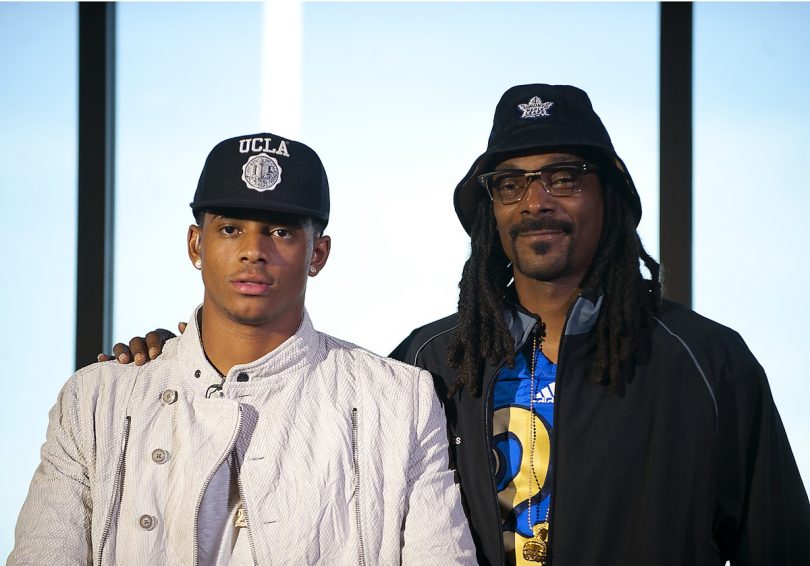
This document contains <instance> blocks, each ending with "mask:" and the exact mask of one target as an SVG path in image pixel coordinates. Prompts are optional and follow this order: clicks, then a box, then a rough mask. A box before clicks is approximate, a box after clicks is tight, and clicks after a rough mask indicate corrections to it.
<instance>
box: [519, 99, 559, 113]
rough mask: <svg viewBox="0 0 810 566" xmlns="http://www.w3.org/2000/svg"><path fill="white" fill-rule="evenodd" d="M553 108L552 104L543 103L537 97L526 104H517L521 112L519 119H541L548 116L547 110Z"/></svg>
mask: <svg viewBox="0 0 810 566" xmlns="http://www.w3.org/2000/svg"><path fill="white" fill-rule="evenodd" d="M552 106H554V103H553V102H543V101H542V100H541V99H540V97H539V96H534V97H532V99H531V100H530V101H529V102H527V103H526V104H518V108H519V109H520V110H521V111H522V112H523V115H522V116H521V118H541V117H543V116H548V115H549V114H548V110H549V108H551V107H552Z"/></svg>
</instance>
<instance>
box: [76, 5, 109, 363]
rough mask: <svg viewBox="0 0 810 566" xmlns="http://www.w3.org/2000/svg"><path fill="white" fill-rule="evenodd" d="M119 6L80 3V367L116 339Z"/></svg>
mask: <svg viewBox="0 0 810 566" xmlns="http://www.w3.org/2000/svg"><path fill="white" fill-rule="evenodd" d="M114 138H115V4H114V3H112V2H81V3H80V4H79V144H78V145H79V205H78V214H79V218H78V248H77V251H78V254H77V280H76V367H77V368H78V367H81V366H84V365H87V364H88V363H91V362H94V361H95V359H96V354H98V353H99V352H101V351H109V347H110V342H111V335H112V288H113V287H112V269H113V210H114V209H113V194H114V192H113V179H114V177H113V172H114V170H113V156H114V145H113V141H114Z"/></svg>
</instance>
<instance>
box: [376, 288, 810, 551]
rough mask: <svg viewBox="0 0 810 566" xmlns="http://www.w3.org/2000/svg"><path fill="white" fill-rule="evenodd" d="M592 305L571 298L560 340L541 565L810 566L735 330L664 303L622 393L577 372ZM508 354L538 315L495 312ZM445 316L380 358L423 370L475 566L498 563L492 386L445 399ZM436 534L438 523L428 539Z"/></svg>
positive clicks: (802, 503) (779, 437)
mask: <svg viewBox="0 0 810 566" xmlns="http://www.w3.org/2000/svg"><path fill="white" fill-rule="evenodd" d="M600 305H601V300H598V301H595V302H594V301H589V300H587V299H585V298H583V297H580V298H579V299H578V300H577V302H576V303H575V305H574V307H573V308H572V310H571V314H570V315H569V318H568V321H567V323H566V327H565V334H564V336H563V340H562V343H561V345H560V351H559V358H558V364H559V365H558V369H557V383H556V398H555V403H554V411H555V416H554V428H553V429H552V441H551V449H552V466H553V469H552V470H551V472H550V481H551V482H552V484H551V486H552V490H553V491H552V495H551V516H550V521H551V529H550V539H551V557H552V564H553V566H585V565H594V566H596V565H598V566H609V565H616V566H620V565H621V566H633V565H637V566H662V565H673V566H674V565H678V566H682V565H684V566H685V565H690V566H691V565H717V564H724V563H725V561H726V560H731V563H732V564H733V565H735V566H737V565H749V564H751V565H753V564H756V565H763V566H766V565H767V566H770V565H795V566H807V565H810V504H808V499H807V493H806V491H805V488H804V486H803V485H802V481H801V478H800V476H799V472H798V470H797V468H796V463H795V460H794V458H793V453H792V452H791V449H790V445H789V444H788V440H787V437H786V435H785V430H784V427H783V425H782V422H781V419H780V418H779V414H778V412H777V410H776V407H775V406H774V403H773V399H772V396H771V392H770V389H769V387H768V382H767V378H766V376H765V373H764V371H763V369H762V367H761V366H760V365H759V363H758V362H757V361H756V359H755V358H754V356H753V355H752V354H751V352H750V351H749V350H748V348H747V347H746V345H745V343H744V342H743V340H742V338H741V337H740V336H739V335H738V334H737V333H736V332H734V331H733V330H731V329H728V328H726V327H724V326H721V325H720V324H717V323H715V322H713V321H711V320H708V319H706V318H704V317H702V316H700V315H698V314H696V313H695V312H693V311H691V310H689V309H687V308H685V307H683V306H681V305H677V304H675V303H671V302H665V303H664V308H663V312H662V314H661V315H660V317H659V318H658V320H657V321H656V322H657V323H656V325H655V327H654V328H653V329H652V330H651V335H650V337H649V338H650V348H649V351H648V353H647V355H645V356H644V359H640V360H637V362H636V367H635V370H634V373H633V376H632V378H631V379H628V380H627V381H626V383H625V384H624V391H622V392H621V393H618V394H612V395H611V394H609V392H608V391H607V388H606V387H604V386H601V385H594V384H592V383H590V382H589V379H588V369H589V367H590V360H591V353H592V351H593V340H594V338H593V336H592V334H591V329H592V328H593V325H594V323H595V322H596V318H597V317H598V315H599V306H600ZM504 316H505V319H506V322H507V324H508V325H509V327H510V328H511V330H512V334H513V336H514V338H515V343H516V348H517V349H519V348H520V347H522V345H523V344H524V343H525V342H526V340H527V339H528V338H529V337H530V335H531V332H532V330H533V328H534V325H535V323H536V321H535V318H534V317H533V316H531V315H529V314H527V313H525V312H522V311H519V310H518V311H517V312H516V313H515V312H507V313H505V315H504ZM457 324H458V315H457V314H456V315H452V316H450V317H447V318H444V319H442V320H438V321H436V322H433V323H431V324H428V325H426V326H423V327H421V328H419V329H417V330H414V331H413V332H412V333H411V335H410V336H409V337H408V338H407V339H406V340H405V341H404V342H402V344H400V345H399V346H398V347H397V349H396V350H395V351H394V352H393V353H392V354H391V355H392V357H394V358H396V359H399V360H402V361H405V362H407V363H410V364H414V365H417V366H419V367H421V368H424V369H426V370H428V371H430V372H431V373H432V374H433V376H434V382H435V384H436V389H437V391H438V394H439V397H440V399H442V400H443V402H444V403H445V414H446V416H447V421H448V424H447V426H448V436H449V440H450V452H451V454H450V460H451V465H454V466H455V467H456V470H457V474H458V478H459V481H460V483H461V489H462V494H463V500H464V505H465V510H466V512H467V516H468V518H469V520H470V526H471V528H472V532H473V537H474V539H475V543H476V547H477V550H478V560H479V562H480V563H481V564H502V563H503V561H504V558H503V544H502V535H501V527H500V524H501V518H500V513H499V509H498V504H497V495H496V492H495V483H494V479H493V473H492V451H491V449H490V439H491V437H492V422H491V419H492V409H491V403H492V389H493V382H494V376H495V375H496V373H497V372H498V370H499V369H500V365H502V364H500V365H498V366H488V367H487V368H486V371H485V372H484V375H483V384H482V388H481V394H479V395H476V396H475V397H472V396H470V395H469V394H468V393H467V392H466V391H464V390H462V391H461V392H459V393H457V394H456V395H455V396H454V397H453V398H452V399H449V400H448V399H447V394H446V392H447V388H448V387H449V386H450V385H451V384H452V383H453V382H454V381H455V373H454V371H453V370H452V369H450V368H449V367H448V365H447V362H446V360H445V351H446V348H447V343H448V340H449V338H450V335H451V333H452V331H453V329H454V328H455V327H456V325H457ZM436 536H441V533H436Z"/></svg>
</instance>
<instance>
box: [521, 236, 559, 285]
mask: <svg viewBox="0 0 810 566" xmlns="http://www.w3.org/2000/svg"><path fill="white" fill-rule="evenodd" d="M551 251H552V246H551V245H549V244H548V243H546V242H535V243H533V244H531V245H529V246H526V247H523V248H522V249H518V247H517V246H516V245H515V246H513V247H512V257H514V258H515V259H514V261H513V262H512V263H513V268H514V269H515V270H516V271H519V272H520V273H522V274H523V275H525V276H526V277H529V278H530V279H534V280H536V281H554V280H555V279H559V278H560V277H563V276H564V275H567V274H568V273H569V272H570V271H571V265H572V256H573V245H571V243H569V245H567V246H566V247H565V249H564V250H559V251H558V252H556V253H553V254H551V253H549V252H551Z"/></svg>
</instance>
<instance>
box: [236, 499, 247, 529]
mask: <svg viewBox="0 0 810 566" xmlns="http://www.w3.org/2000/svg"><path fill="white" fill-rule="evenodd" d="M233 526H234V527H236V528H237V529H244V528H245V527H247V519H246V518H245V508H244V507H242V504H241V503H240V504H239V509H237V510H236V520H235V521H234V524H233Z"/></svg>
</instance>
